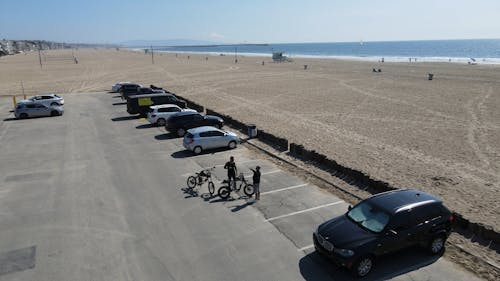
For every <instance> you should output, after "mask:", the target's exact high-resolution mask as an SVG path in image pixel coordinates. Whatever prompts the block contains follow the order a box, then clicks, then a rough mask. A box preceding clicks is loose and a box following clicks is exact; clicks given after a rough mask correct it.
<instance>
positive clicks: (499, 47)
mask: <svg viewBox="0 0 500 281" xmlns="http://www.w3.org/2000/svg"><path fill="white" fill-rule="evenodd" d="M158 50H159V51H166V52H194V53H209V54H226V55H235V54H237V55H242V54H243V55H269V56H270V55H271V54H272V52H276V51H280V52H283V53H284V54H285V55H287V56H290V57H292V58H293V57H319V58H328V57H331V58H346V59H361V60H380V59H382V58H384V60H385V61H409V58H412V59H414V58H417V60H418V61H450V59H451V61H453V62H462V61H464V62H467V61H471V62H472V61H474V60H475V61H476V62H477V63H494V64H499V63H500V39H480V40H476V39H474V40H436V41H399V42H397V41H394V42H351V43H293V44H262V45H250V44H249V45H245V44H240V45H215V46H177V47H161V48H158ZM471 58H472V59H471Z"/></svg>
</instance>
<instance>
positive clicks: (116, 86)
mask: <svg viewBox="0 0 500 281" xmlns="http://www.w3.org/2000/svg"><path fill="white" fill-rule="evenodd" d="M123 84H130V82H118V83H116V84H114V85H113V86H111V92H113V93H118V92H119V91H120V89H121V87H122V85H123Z"/></svg>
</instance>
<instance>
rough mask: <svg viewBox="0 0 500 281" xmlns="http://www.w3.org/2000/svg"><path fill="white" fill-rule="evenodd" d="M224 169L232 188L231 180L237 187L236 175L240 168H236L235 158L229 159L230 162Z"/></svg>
mask: <svg viewBox="0 0 500 281" xmlns="http://www.w3.org/2000/svg"><path fill="white" fill-rule="evenodd" d="M224 169H226V170H227V181H228V182H229V185H230V186H231V179H232V180H233V182H232V184H233V185H236V173H237V172H238V168H236V163H235V162H234V157H233V156H231V157H229V161H228V162H226V164H225V165H224Z"/></svg>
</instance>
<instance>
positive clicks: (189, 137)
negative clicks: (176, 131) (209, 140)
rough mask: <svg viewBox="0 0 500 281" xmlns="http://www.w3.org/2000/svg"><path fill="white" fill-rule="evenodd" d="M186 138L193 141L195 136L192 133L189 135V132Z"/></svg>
mask: <svg viewBox="0 0 500 281" xmlns="http://www.w3.org/2000/svg"><path fill="white" fill-rule="evenodd" d="M186 138H188V139H192V138H194V136H193V134H191V133H189V132H188V133H187V134H186Z"/></svg>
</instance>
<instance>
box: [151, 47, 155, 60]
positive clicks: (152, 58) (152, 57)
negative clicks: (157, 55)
mask: <svg viewBox="0 0 500 281" xmlns="http://www.w3.org/2000/svg"><path fill="white" fill-rule="evenodd" d="M151 63H152V64H155V59H154V56H153V45H151Z"/></svg>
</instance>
